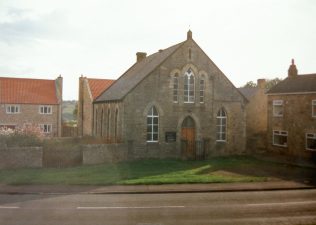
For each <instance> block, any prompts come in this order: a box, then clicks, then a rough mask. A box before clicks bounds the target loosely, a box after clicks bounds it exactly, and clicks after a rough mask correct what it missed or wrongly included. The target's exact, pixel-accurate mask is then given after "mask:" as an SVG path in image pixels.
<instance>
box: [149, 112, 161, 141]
mask: <svg viewBox="0 0 316 225" xmlns="http://www.w3.org/2000/svg"><path fill="white" fill-rule="evenodd" d="M158 130H159V114H158V111H157V109H156V107H155V106H152V107H151V108H150V109H149V111H148V113H147V142H158V136H159V131H158Z"/></svg>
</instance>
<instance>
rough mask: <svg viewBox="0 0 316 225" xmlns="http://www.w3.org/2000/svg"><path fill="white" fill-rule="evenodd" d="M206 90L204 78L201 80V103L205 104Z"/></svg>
mask: <svg viewBox="0 0 316 225" xmlns="http://www.w3.org/2000/svg"><path fill="white" fill-rule="evenodd" d="M204 89H205V80H204V77H201V79H200V103H204Z"/></svg>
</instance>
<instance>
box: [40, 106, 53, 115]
mask: <svg viewBox="0 0 316 225" xmlns="http://www.w3.org/2000/svg"><path fill="white" fill-rule="evenodd" d="M39 113H40V114H52V106H51V105H40V106H39Z"/></svg>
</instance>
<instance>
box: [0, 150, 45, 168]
mask: <svg viewBox="0 0 316 225" xmlns="http://www.w3.org/2000/svg"><path fill="white" fill-rule="evenodd" d="M42 156H43V149H42V147H26V148H0V169H4V168H39V167H42Z"/></svg>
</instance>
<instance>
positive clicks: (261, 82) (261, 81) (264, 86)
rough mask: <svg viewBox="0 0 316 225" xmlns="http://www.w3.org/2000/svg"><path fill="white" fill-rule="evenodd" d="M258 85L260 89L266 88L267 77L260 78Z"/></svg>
mask: <svg viewBox="0 0 316 225" xmlns="http://www.w3.org/2000/svg"><path fill="white" fill-rule="evenodd" d="M257 87H258V88H260V89H265V88H266V79H258V80H257Z"/></svg>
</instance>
